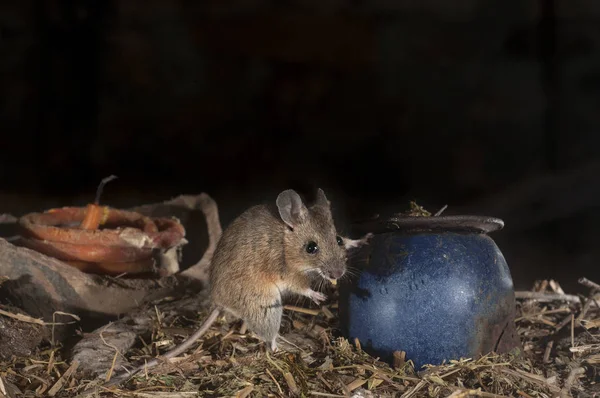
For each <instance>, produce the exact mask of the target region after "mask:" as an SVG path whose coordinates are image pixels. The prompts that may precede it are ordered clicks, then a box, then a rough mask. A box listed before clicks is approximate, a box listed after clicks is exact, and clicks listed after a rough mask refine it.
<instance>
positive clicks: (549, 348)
mask: <svg viewBox="0 0 600 398" xmlns="http://www.w3.org/2000/svg"><path fill="white" fill-rule="evenodd" d="M553 346H554V340H550V341H549V342H548V344H547V345H546V351H544V359H543V361H544V363H550V352H551V351H552V347H553Z"/></svg>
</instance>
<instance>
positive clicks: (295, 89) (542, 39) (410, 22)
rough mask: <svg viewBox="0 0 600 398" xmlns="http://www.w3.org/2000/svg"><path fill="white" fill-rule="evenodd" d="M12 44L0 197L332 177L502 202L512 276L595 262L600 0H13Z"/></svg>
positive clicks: (15, 209) (109, 194)
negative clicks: (111, 178)
mask: <svg viewBox="0 0 600 398" xmlns="http://www.w3.org/2000/svg"><path fill="white" fill-rule="evenodd" d="M452 3H457V4H452ZM0 61H1V63H0V92H1V96H0V131H1V145H0V162H1V163H0V213H2V212H8V213H12V214H15V215H21V214H23V213H25V212H28V211H38V210H43V209H46V208H49V207H51V206H66V205H81V204H85V203H87V202H89V201H90V200H92V199H93V196H94V193H95V190H96V186H97V184H98V182H99V181H100V179H102V178H103V177H106V176H108V175H110V174H116V175H117V176H119V179H118V180H115V181H113V182H111V183H110V184H109V185H108V186H107V188H106V190H105V193H104V196H103V203H106V204H110V205H113V206H132V205H136V204H141V203H148V202H153V201H160V200H165V199H169V198H171V197H174V196H176V195H178V194H182V193H187V194H196V193H200V192H207V193H208V194H210V195H211V196H212V197H213V198H215V199H216V200H217V202H218V204H219V208H220V211H221V219H222V222H223V224H224V225H226V224H227V223H228V222H229V221H230V220H231V218H232V217H234V216H235V215H237V214H239V213H240V212H241V211H242V210H243V209H244V208H245V207H247V206H249V205H250V204H254V203H256V202H260V201H264V200H274V198H275V195H276V193H277V192H278V191H280V190H282V189H286V188H295V189H297V190H299V191H300V192H301V193H303V194H305V195H308V196H310V195H313V194H314V190H315V189H316V188H317V187H322V188H323V189H325V192H326V193H327V194H328V196H329V198H330V199H331V200H332V202H333V204H334V206H335V208H336V211H337V214H338V219H339V220H341V221H340V222H341V223H342V224H343V221H348V220H353V219H355V218H360V217H363V216H365V215H370V214H372V213H377V212H381V211H405V210H407V209H408V206H409V201H410V200H416V201H417V202H418V203H419V204H421V205H423V206H425V207H426V208H428V209H429V210H431V211H436V210H437V209H439V208H441V207H442V206H443V205H445V204H447V205H448V206H449V207H448V210H447V214H465V213H469V214H485V215H490V216H497V217H501V218H503V219H504V221H505V222H506V227H505V229H504V230H502V231H500V232H496V233H494V235H493V237H494V239H496V241H497V243H498V244H499V246H500V248H501V249H502V250H503V252H504V254H505V256H506V257H507V260H508V262H509V265H510V267H511V271H512V273H513V277H514V279H515V284H516V286H517V288H530V287H531V285H532V283H533V281H534V280H536V279H545V278H555V279H557V280H558V281H559V282H560V283H561V284H562V285H563V287H565V288H566V289H576V288H577V279H578V278H579V277H581V276H586V277H588V278H590V279H594V278H596V280H597V281H598V279H600V275H599V274H600V272H599V267H600V265H599V261H598V260H599V254H600V249H599V245H598V243H597V237H598V233H597V230H598V221H599V216H598V207H599V206H598V205H599V204H600V192H599V190H600V183H599V182H600V181H599V179H600V178H599V176H600V174H599V173H600V168H599V166H598V154H599V144H600V139H599V135H598V129H599V128H600V111H599V107H598V106H599V105H600V2H598V1H597V0H569V1H568V2H567V1H562V2H560V1H556V2H554V1H547V0H538V1H522V0H488V1H475V0H463V1H460V2H448V1H442V0H427V1H408V0H406V1H393V0H375V1H371V2H367V1H358V0H355V1H352V0H313V1H308V0H306V1H302V0H298V1H283V2H274V1H267V0H232V1H225V0H219V1H216V0H215V1H191V0H190V1H183V0H180V1H157V0H152V1H120V2H117V1H115V0H99V1H83V0H79V1H77V0H72V1H65V0H54V1H51V0H46V1H21V0H12V1H0Z"/></svg>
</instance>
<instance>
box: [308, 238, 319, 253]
mask: <svg viewBox="0 0 600 398" xmlns="http://www.w3.org/2000/svg"><path fill="white" fill-rule="evenodd" d="M317 251H319V246H317V243H316V242H313V241H310V242H308V244H307V245H306V252H307V253H308V254H315V253H316V252H317Z"/></svg>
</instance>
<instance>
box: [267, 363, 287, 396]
mask: <svg viewBox="0 0 600 398" xmlns="http://www.w3.org/2000/svg"><path fill="white" fill-rule="evenodd" d="M265 371H266V372H267V373H268V374H269V376H270V377H271V379H273V381H274V382H275V385H276V386H277V389H278V390H279V393H280V394H281V395H283V390H282V389H281V386H280V385H279V383H278V382H277V379H276V378H275V376H273V373H271V371H270V370H269V369H265Z"/></svg>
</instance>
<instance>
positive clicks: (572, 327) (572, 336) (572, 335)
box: [571, 314, 575, 347]
mask: <svg viewBox="0 0 600 398" xmlns="http://www.w3.org/2000/svg"><path fill="white" fill-rule="evenodd" d="M571 347H575V315H574V314H571Z"/></svg>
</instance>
